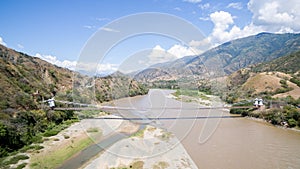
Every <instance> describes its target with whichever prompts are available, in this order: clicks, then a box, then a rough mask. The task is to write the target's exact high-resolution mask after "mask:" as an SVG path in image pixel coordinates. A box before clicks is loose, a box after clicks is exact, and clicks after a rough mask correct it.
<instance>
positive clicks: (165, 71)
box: [134, 33, 300, 83]
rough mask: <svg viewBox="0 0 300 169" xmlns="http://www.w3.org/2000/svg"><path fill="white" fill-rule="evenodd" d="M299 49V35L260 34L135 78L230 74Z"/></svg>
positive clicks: (148, 71)
mask: <svg viewBox="0 0 300 169" xmlns="http://www.w3.org/2000/svg"><path fill="white" fill-rule="evenodd" d="M298 50H300V34H291V33H287V34H272V33H260V34H257V35H254V36H249V37H245V38H241V39H237V40H233V41H229V42H226V43H224V44H222V45H220V46H217V47H215V48H213V49H210V50H208V51H206V52H205V53H203V54H201V55H199V56H187V57H183V58H181V59H178V60H175V61H172V62H167V63H163V64H158V65H154V66H152V67H150V68H148V69H145V70H143V71H141V72H139V73H137V74H136V75H135V76H134V78H135V79H136V80H138V81H141V82H144V83H149V82H155V81H162V80H163V81H171V80H179V79H182V78H185V79H186V78H191V79H198V78H199V79H201V78H215V77H221V76H224V75H229V74H231V73H233V72H235V71H237V70H239V69H241V68H245V67H247V66H249V65H253V64H257V63H262V62H268V61H271V60H274V59H276V58H279V57H281V56H285V55H288V54H290V53H293V52H296V51H298Z"/></svg>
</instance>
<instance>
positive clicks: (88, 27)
mask: <svg viewBox="0 0 300 169" xmlns="http://www.w3.org/2000/svg"><path fill="white" fill-rule="evenodd" d="M83 27H84V28H86V29H93V28H95V26H91V25H84V26H83Z"/></svg>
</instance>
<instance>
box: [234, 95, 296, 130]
mask: <svg viewBox="0 0 300 169" xmlns="http://www.w3.org/2000/svg"><path fill="white" fill-rule="evenodd" d="M280 104H281V105H280ZM299 104H300V98H299V99H297V100H296V99H294V98H292V97H290V96H289V97H286V98H284V99H273V101H272V102H270V101H269V102H268V103H267V104H266V105H265V106H264V107H263V108H260V109H256V108H249V109H231V110H230V113H231V114H241V115H242V116H248V117H254V118H260V119H263V120H265V121H267V122H269V123H271V124H273V125H280V126H284V127H290V128H293V127H300V109H299V107H298V106H299ZM236 105H237V106H249V105H251V102H245V103H240V104H236Z"/></svg>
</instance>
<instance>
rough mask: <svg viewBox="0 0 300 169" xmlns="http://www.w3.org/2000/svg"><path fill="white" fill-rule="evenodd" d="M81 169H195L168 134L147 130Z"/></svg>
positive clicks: (175, 139)
mask: <svg viewBox="0 0 300 169" xmlns="http://www.w3.org/2000/svg"><path fill="white" fill-rule="evenodd" d="M82 168H85V169H107V168H197V166H196V165H195V164H194V162H193V161H192V159H191V158H190V156H189V155H188V153H187V152H186V151H185V149H184V147H183V146H182V145H181V143H180V142H179V140H178V139H177V138H176V137H175V136H174V135H173V134H172V133H170V132H167V131H165V130H162V129H159V128H155V127H152V126H149V125H148V126H146V128H145V129H143V130H140V131H139V132H138V133H136V134H134V135H133V136H131V137H129V138H126V139H123V140H121V141H119V142H117V143H115V144H114V145H112V146H111V147H109V148H108V149H107V150H106V151H105V152H103V153H99V154H98V156H97V157H96V158H94V159H92V160H90V161H89V162H88V163H87V164H85V165H84V166H83V167H82Z"/></svg>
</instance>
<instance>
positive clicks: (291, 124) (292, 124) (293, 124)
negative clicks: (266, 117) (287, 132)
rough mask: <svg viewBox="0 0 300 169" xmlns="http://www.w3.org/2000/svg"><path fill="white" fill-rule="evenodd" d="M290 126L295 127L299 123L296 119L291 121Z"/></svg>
mask: <svg viewBox="0 0 300 169" xmlns="http://www.w3.org/2000/svg"><path fill="white" fill-rule="evenodd" d="M288 124H289V126H290V127H295V126H296V125H297V121H296V120H295V119H289V120H288Z"/></svg>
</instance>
